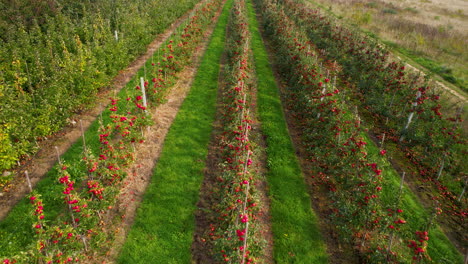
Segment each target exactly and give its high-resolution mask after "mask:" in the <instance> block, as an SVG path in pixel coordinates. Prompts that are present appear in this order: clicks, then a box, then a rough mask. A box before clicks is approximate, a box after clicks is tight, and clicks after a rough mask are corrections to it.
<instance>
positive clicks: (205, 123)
mask: <svg viewBox="0 0 468 264" xmlns="http://www.w3.org/2000/svg"><path fill="white" fill-rule="evenodd" d="M232 4H233V0H229V1H228V2H227V3H226V4H225V6H224V9H223V13H222V14H221V16H220V18H219V21H218V24H217V26H216V28H215V30H214V32H213V35H212V38H211V41H210V44H209V46H208V49H207V51H206V53H205V54H204V56H203V59H202V62H201V64H200V67H199V69H198V72H197V75H196V77H195V80H194V82H193V85H192V88H191V91H190V93H189V94H188V96H187V98H186V99H185V101H184V103H183V104H182V106H181V108H180V110H179V113H178V114H177V117H176V119H175V120H174V123H173V124H172V126H171V129H170V131H169V133H168V135H167V138H166V140H165V143H164V149H163V151H162V153H161V157H160V159H159V161H158V164H157V166H156V168H155V170H154V175H153V178H152V181H151V183H150V185H149V186H148V189H147V191H146V193H145V196H144V199H143V202H142V204H141V205H140V208H139V209H138V211H137V216H136V218H135V222H134V224H133V226H132V228H131V230H130V232H129V235H128V238H127V240H126V242H125V244H124V245H123V248H122V251H121V253H120V255H119V257H118V263H190V262H191V255H192V254H191V250H190V248H191V245H192V240H193V233H194V229H195V219H194V212H195V210H196V202H197V201H198V195H199V189H200V186H201V182H202V180H203V175H204V173H203V170H204V168H205V161H206V158H207V153H208V144H209V140H210V135H211V131H212V123H213V121H214V117H215V112H216V97H217V90H218V75H219V70H220V69H219V62H220V58H221V54H222V53H223V50H224V42H225V30H226V24H227V18H228V14H229V10H230V8H231V7H232Z"/></svg>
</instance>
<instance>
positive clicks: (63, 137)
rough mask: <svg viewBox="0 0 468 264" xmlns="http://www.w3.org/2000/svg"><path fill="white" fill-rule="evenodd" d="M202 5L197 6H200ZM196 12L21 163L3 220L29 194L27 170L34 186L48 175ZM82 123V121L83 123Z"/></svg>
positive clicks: (6, 195) (2, 199)
mask: <svg viewBox="0 0 468 264" xmlns="http://www.w3.org/2000/svg"><path fill="white" fill-rule="evenodd" d="M199 4H200V3H198V4H197V6H198V5H199ZM197 6H195V7H194V8H196V7H197ZM191 11H192V10H190V11H188V12H187V13H186V14H185V15H183V16H182V17H180V18H179V19H177V20H176V21H175V22H174V23H173V24H172V25H171V26H170V27H169V28H168V29H167V30H166V31H165V32H164V33H162V34H160V35H159V36H157V37H156V39H154V40H153V42H151V44H150V45H149V46H148V49H147V51H146V53H145V54H143V55H141V56H140V57H138V58H137V59H136V60H135V61H133V62H132V63H131V64H130V65H129V66H128V67H127V68H126V69H125V70H122V71H120V73H119V74H118V75H117V76H116V77H115V78H114V79H113V81H112V84H111V85H110V87H109V88H106V89H104V90H103V91H101V92H99V93H98V95H97V96H96V103H95V105H97V106H96V107H94V108H92V109H90V110H87V111H85V112H84V113H81V114H78V115H76V116H74V117H72V119H71V120H72V123H74V124H70V125H69V126H68V127H66V128H64V129H63V130H61V131H60V132H58V133H56V134H55V135H54V136H52V137H49V138H48V139H46V140H44V141H42V142H39V147H40V150H39V151H38V152H37V153H36V154H35V155H34V156H33V157H31V158H30V159H28V160H24V161H21V163H20V166H19V167H18V168H17V169H16V170H15V171H14V174H15V175H16V176H15V177H14V179H13V180H12V182H11V183H10V184H9V186H7V187H5V188H4V190H3V192H1V191H0V221H1V220H3V219H4V218H5V217H6V216H7V215H8V212H9V211H10V210H11V208H13V206H15V205H16V203H17V202H18V201H20V200H21V198H23V196H24V195H26V194H27V193H28V192H29V189H28V187H27V184H26V178H25V177H24V175H25V171H28V173H29V177H30V178H31V183H32V186H33V188H34V186H35V185H36V184H37V182H39V181H40V180H41V179H42V178H43V177H44V176H45V175H46V173H47V172H48V171H49V170H50V169H51V168H52V167H53V166H54V164H55V162H56V161H57V153H56V147H57V150H58V153H59V155H62V154H64V153H65V152H66V151H67V150H68V149H69V148H70V147H71V146H72V144H73V143H74V142H76V141H77V140H78V139H79V138H80V137H81V125H80V124H82V125H83V129H84V130H87V129H88V128H89V126H90V125H91V123H92V122H93V121H94V120H95V119H96V118H97V117H98V116H99V114H100V113H101V112H102V111H103V110H104V109H105V108H106V106H107V104H108V103H109V96H110V94H111V93H113V92H115V93H117V92H118V91H120V90H121V89H122V88H123V87H124V86H125V85H126V84H127V83H128V82H129V81H130V79H131V78H132V77H133V76H134V75H135V74H136V72H137V71H138V70H139V69H140V68H141V67H142V66H143V65H144V63H145V62H146V61H147V60H148V59H149V58H150V57H151V56H152V55H153V53H154V52H155V51H156V50H157V49H158V48H159V47H160V46H161V44H162V43H163V42H164V41H165V40H166V39H167V38H169V37H170V36H171V34H172V33H173V32H174V30H175V29H176V28H177V27H178V26H179V25H180V24H181V23H182V22H183V21H184V20H185V19H186V18H187V17H188V16H189V15H190V13H191ZM80 121H81V122H80Z"/></svg>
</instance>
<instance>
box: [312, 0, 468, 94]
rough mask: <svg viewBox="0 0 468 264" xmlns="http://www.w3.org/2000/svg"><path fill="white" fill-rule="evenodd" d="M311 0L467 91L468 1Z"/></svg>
mask: <svg viewBox="0 0 468 264" xmlns="http://www.w3.org/2000/svg"><path fill="white" fill-rule="evenodd" d="M314 1H315V2H316V3H319V4H320V5H322V6H323V7H326V8H327V9H329V10H331V11H332V12H333V13H335V14H336V15H338V16H340V17H343V18H344V19H347V20H348V21H351V22H352V23H355V24H357V25H359V26H360V27H361V28H363V29H365V30H368V31H370V32H372V33H374V34H376V35H377V36H379V37H380V38H381V39H383V40H385V41H388V42H392V43H394V44H396V45H397V46H398V47H402V48H404V49H406V50H407V51H408V52H409V53H411V54H412V56H413V58H414V57H417V58H418V59H417V60H418V62H420V64H422V65H423V66H425V67H426V68H431V70H432V71H433V72H437V73H439V74H440V75H441V76H442V77H444V79H446V80H448V81H449V82H452V83H453V84H455V86H457V87H458V88H460V89H461V90H464V91H465V92H466V91H467V88H468V87H467V77H468V67H467V61H468V1H466V0H314ZM421 62H422V63H421Z"/></svg>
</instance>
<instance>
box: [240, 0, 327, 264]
mask: <svg viewBox="0 0 468 264" xmlns="http://www.w3.org/2000/svg"><path fill="white" fill-rule="evenodd" d="M247 10H248V17H249V29H250V32H251V34H252V49H253V53H254V61H255V68H256V72H257V82H258V95H257V96H258V113H259V117H260V120H261V122H262V132H263V134H264V135H265V136H266V142H267V149H266V153H267V166H268V172H267V181H268V185H269V196H270V199H271V216H272V217H271V218H272V219H271V221H272V229H273V236H274V237H273V240H274V241H273V243H274V246H273V251H274V253H273V254H274V259H275V261H276V262H277V263H328V255H327V252H326V246H325V243H324V241H323V239H322V236H321V233H320V231H319V228H318V223H317V216H316V215H315V213H314V212H313V210H312V207H311V200H310V196H309V194H308V191H307V187H306V183H305V181H304V176H303V174H302V171H301V168H300V164H299V161H298V159H297V157H296V155H295V150H294V147H293V144H292V141H291V138H290V136H289V132H288V129H287V125H286V120H285V117H284V113H283V108H282V105H281V100H280V95H279V90H278V87H277V85H276V82H275V78H274V75H273V71H272V69H271V66H270V63H269V61H268V56H267V52H266V49H265V46H264V44H263V41H262V38H261V36H260V32H259V30H258V22H257V20H256V17H255V11H254V8H253V6H252V2H251V0H248V1H247Z"/></svg>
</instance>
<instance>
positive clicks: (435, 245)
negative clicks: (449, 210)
mask: <svg viewBox="0 0 468 264" xmlns="http://www.w3.org/2000/svg"><path fill="white" fill-rule="evenodd" d="M361 136H363V137H364V138H365V140H366V142H368V144H367V145H366V150H367V152H368V155H369V160H376V161H377V160H378V161H379V162H378V164H381V166H382V175H383V177H384V179H385V180H384V186H383V188H382V194H381V198H382V202H383V204H385V205H391V204H394V203H395V200H396V195H397V194H398V192H399V187H400V179H401V178H400V175H399V174H398V172H396V171H395V169H394V168H393V167H392V165H391V164H390V163H389V162H388V161H387V160H386V157H382V156H381V155H380V154H379V151H380V149H379V148H378V147H377V146H376V145H375V143H374V142H373V141H372V140H371V139H370V138H369V137H368V135H367V134H366V133H361ZM400 208H401V209H403V211H404V212H403V213H402V216H403V218H404V219H405V220H406V221H407V224H406V225H407V226H405V227H404V230H413V231H425V230H424V227H425V226H426V225H427V222H428V219H429V218H430V217H431V214H432V212H428V211H427V210H426V209H424V207H423V206H422V205H421V203H420V201H419V199H418V197H416V195H415V194H414V193H413V192H412V191H411V190H410V189H409V187H407V186H406V184H405V186H404V187H403V195H402V198H401V202H400ZM442 217H443V216H442ZM407 235H410V234H407ZM413 235H414V234H413ZM413 239H414V240H416V236H414V238H413ZM428 253H429V255H430V257H431V258H432V260H433V261H434V263H454V264H455V263H462V262H463V257H462V255H461V254H460V253H459V252H458V251H457V249H456V248H455V246H454V245H453V244H452V243H451V242H450V240H449V239H448V238H447V236H446V235H445V234H444V233H443V232H442V230H441V229H440V227H439V226H437V225H433V227H432V228H431V229H430V230H429V245H428Z"/></svg>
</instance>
